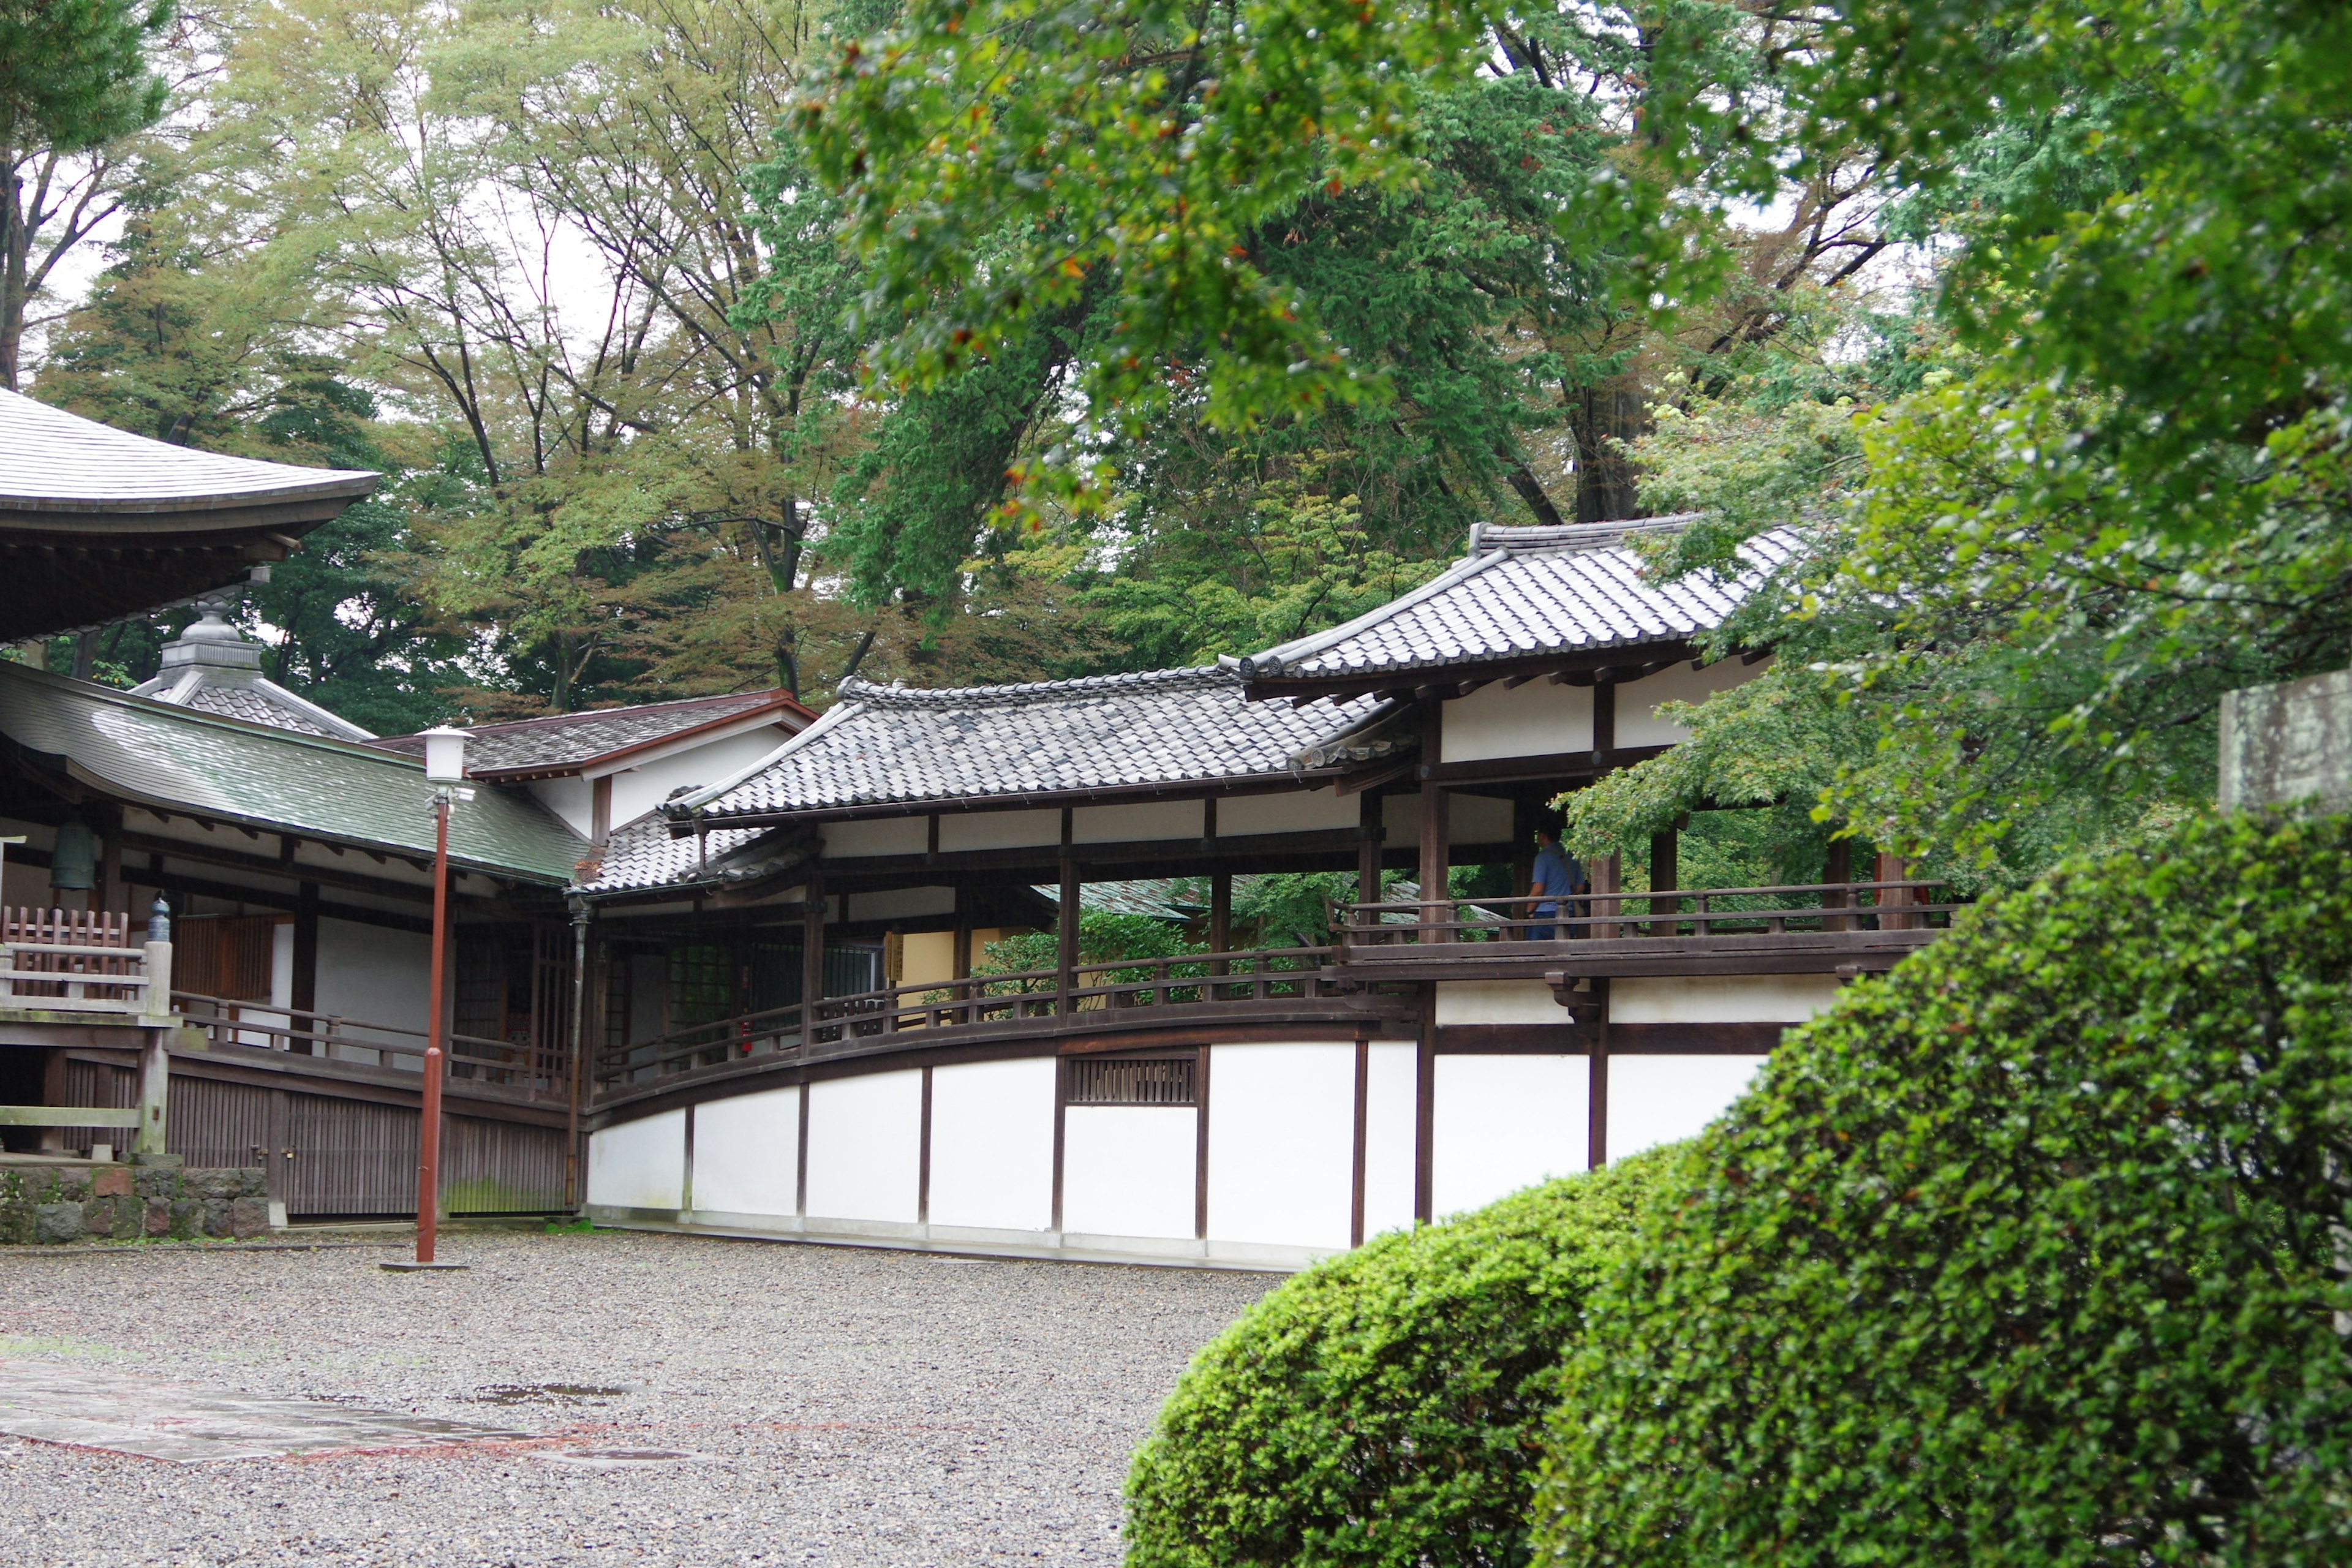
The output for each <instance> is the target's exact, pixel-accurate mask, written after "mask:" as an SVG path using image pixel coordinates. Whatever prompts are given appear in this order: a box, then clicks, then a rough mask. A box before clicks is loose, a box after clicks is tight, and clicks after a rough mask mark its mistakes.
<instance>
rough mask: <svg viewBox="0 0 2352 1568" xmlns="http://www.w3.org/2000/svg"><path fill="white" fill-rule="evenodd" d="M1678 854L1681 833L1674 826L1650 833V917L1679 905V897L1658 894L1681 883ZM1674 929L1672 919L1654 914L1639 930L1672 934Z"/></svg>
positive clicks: (1671, 912) (1646, 932)
mask: <svg viewBox="0 0 2352 1568" xmlns="http://www.w3.org/2000/svg"><path fill="white" fill-rule="evenodd" d="M1681 856H1682V835H1681V834H1680V833H1678V832H1676V831H1675V829H1674V828H1671V827H1669V828H1667V829H1666V830H1665V831H1664V833H1653V834H1652V835H1650V893H1651V899H1650V913H1651V914H1652V915H1653V916H1658V915H1669V916H1670V915H1673V914H1674V913H1675V912H1676V910H1677V909H1678V908H1679V906H1680V905H1681V902H1682V900H1679V899H1675V898H1662V897H1659V896H1658V895H1660V894H1671V893H1672V892H1674V890H1675V889H1676V888H1677V887H1679V886H1680V885H1681V882H1680V873H1679V871H1678V869H1677V862H1678V861H1679V860H1680V859H1681ZM1675 929H1676V922H1675V921H1673V920H1657V919H1653V920H1652V921H1650V923H1649V925H1648V926H1647V927H1646V928H1645V929H1644V931H1643V935H1645V936H1672V935H1674V934H1675Z"/></svg>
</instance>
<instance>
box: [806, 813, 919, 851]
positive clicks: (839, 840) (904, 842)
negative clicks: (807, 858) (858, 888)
mask: <svg viewBox="0 0 2352 1568" xmlns="http://www.w3.org/2000/svg"><path fill="white" fill-rule="evenodd" d="M946 826H947V825H946V824H945V823H941V824H940V830H941V833H942V835H943V836H944V833H945V830H946ZM819 834H820V837H823V838H824V858H826V859H828V860H846V859H848V858H851V857H853V856H857V855H920V854H922V853H923V852H924V851H925V850H927V849H929V847H931V819H930V818H929V817H928V816H879V817H876V818H874V819H873V820H872V821H870V822H828V823H826V824H825V825H824V827H823V828H821V829H820V830H819Z"/></svg>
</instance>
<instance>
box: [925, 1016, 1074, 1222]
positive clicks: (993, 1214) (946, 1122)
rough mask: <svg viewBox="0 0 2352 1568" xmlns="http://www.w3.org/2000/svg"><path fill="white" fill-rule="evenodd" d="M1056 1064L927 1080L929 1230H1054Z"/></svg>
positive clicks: (1012, 1065)
mask: <svg viewBox="0 0 2352 1568" xmlns="http://www.w3.org/2000/svg"><path fill="white" fill-rule="evenodd" d="M1054 1069H1055V1063H1054V1058H1051V1057H1040V1058H1031V1059H1028V1060H1024V1061H1010V1062H972V1063H968V1064H966V1065H964V1066H961V1067H944V1068H935V1069H934V1070H933V1071H932V1073H931V1211H930V1214H931V1223H932V1224H933V1225H963V1226H986V1227H989V1228H992V1229H997V1230H1050V1229H1052V1228H1053V1225H1054Z"/></svg>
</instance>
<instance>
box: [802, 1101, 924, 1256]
mask: <svg viewBox="0 0 2352 1568" xmlns="http://www.w3.org/2000/svg"><path fill="white" fill-rule="evenodd" d="M922 1136H923V1075H922V1074H921V1073H920V1072H919V1071H915V1070H913V1069H911V1068H909V1069H907V1070H905V1071H900V1072H877V1073H868V1074H866V1075H865V1076H863V1077H859V1078H837V1079H827V1080H826V1081H824V1082H823V1083H814V1084H811V1085H810V1086H809V1130H808V1212H809V1213H810V1214H811V1215H821V1216H823V1217H824V1218H826V1219H878V1220H897V1221H899V1222H901V1223H903V1224H908V1225H912V1224H913V1223H914V1221H915V1211H916V1197H917V1195H918V1189H919V1184H920V1183H921V1180H922V1170H921V1161H922Z"/></svg>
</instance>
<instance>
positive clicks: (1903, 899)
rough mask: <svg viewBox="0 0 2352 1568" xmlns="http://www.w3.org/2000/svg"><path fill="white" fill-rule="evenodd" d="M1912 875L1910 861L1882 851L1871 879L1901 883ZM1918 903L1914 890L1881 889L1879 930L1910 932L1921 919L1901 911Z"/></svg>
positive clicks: (1879, 895) (1879, 897)
mask: <svg viewBox="0 0 2352 1568" xmlns="http://www.w3.org/2000/svg"><path fill="white" fill-rule="evenodd" d="M1910 875H1911V862H1910V861H1909V860H1907V859H1906V858H1903V857H1902V856H1900V855H1889V854H1886V853H1885V852H1884V851H1882V852H1881V853H1880V855H1879V857H1878V868H1877V870H1876V871H1875V872H1874V874H1873V875H1872V877H1871V880H1872V881H1874V882H1900V881H1903V880H1906V879H1908V878H1909V877H1910ZM1917 901H1918V900H1917V899H1916V898H1915V897H1914V896H1913V890H1912V889H1909V888H1882V889H1879V892H1878V910H1879V914H1878V929H1879V930H1881V931H1908V930H1910V929H1911V927H1912V926H1913V925H1914V924H1916V922H1917V921H1918V919H1919V917H1918V916H1916V915H1907V914H1904V913H1902V912H1901V910H1903V908H1904V906H1905V905H1906V904H1913V903H1916V902H1917Z"/></svg>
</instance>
